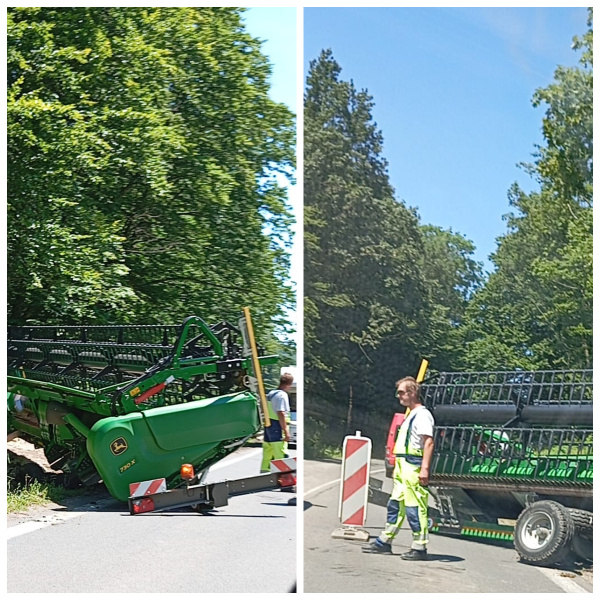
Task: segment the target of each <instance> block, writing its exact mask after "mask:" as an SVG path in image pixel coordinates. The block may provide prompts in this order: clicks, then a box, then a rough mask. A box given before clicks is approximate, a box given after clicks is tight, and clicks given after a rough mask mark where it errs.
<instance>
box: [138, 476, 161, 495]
mask: <svg viewBox="0 0 600 600" xmlns="http://www.w3.org/2000/svg"><path fill="white" fill-rule="evenodd" d="M166 491H167V482H166V481H165V478H164V477H163V478H162V479H151V480H150V481H140V482H139V483H130V484H129V497H130V498H139V497H140V496H150V495H151V494H158V493H159V492H166Z"/></svg>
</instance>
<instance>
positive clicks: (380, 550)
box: [362, 538, 392, 554]
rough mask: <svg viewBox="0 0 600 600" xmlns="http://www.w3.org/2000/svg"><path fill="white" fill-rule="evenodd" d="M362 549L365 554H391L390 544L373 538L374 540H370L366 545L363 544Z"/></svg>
mask: <svg viewBox="0 0 600 600" xmlns="http://www.w3.org/2000/svg"><path fill="white" fill-rule="evenodd" d="M362 551H363V552H365V553H367V554H391V553H392V545H391V544H387V543H386V542H382V541H381V540H380V539H379V538H375V541H374V542H371V543H370V544H369V545H368V546H363V547H362Z"/></svg>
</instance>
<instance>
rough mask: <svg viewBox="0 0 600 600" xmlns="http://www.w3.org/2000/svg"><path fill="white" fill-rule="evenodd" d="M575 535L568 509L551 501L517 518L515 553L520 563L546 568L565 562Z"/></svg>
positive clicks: (539, 504)
mask: <svg viewBox="0 0 600 600" xmlns="http://www.w3.org/2000/svg"><path fill="white" fill-rule="evenodd" d="M574 535H575V525H574V523H573V519H572V518H571V515H570V513H569V511H568V509H567V508H565V507H564V506H563V505H562V504H559V503H558V502H555V501H553V500H541V501H539V502H534V503H533V504H531V505H530V506H528V507H527V508H526V509H525V510H524V511H523V512H522V513H521V514H520V515H519V518H518V519H517V524H516V527H515V549H516V551H517V553H518V554H519V557H520V559H521V560H522V561H523V562H525V563H529V564H532V565H538V566H542V567H547V566H550V565H553V564H555V563H558V562H560V561H562V560H563V559H564V558H566V556H567V555H568V554H569V552H570V550H571V544H572V542H573V538H574Z"/></svg>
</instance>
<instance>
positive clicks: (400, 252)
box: [304, 51, 480, 439]
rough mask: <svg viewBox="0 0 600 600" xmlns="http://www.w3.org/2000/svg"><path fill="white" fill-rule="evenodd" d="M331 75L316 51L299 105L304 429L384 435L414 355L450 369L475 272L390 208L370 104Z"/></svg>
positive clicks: (452, 245)
mask: <svg viewBox="0 0 600 600" xmlns="http://www.w3.org/2000/svg"><path fill="white" fill-rule="evenodd" d="M340 73H341V68H340V66H339V65H338V63H337V62H336V61H335V60H334V58H333V56H332V53H331V51H323V52H322V53H321V55H320V56H319V58H318V59H317V60H314V61H312V62H311V65H310V72H309V75H308V78H307V88H306V94H305V104H304V119H305V128H304V150H305V161H304V215H305V229H304V243H305V277H304V291H305V296H306V298H305V315H304V316H305V319H304V332H305V334H304V357H305V371H304V375H305V391H306V402H305V407H306V409H307V415H308V416H309V417H311V416H314V417H315V418H314V419H312V420H311V419H309V420H308V421H307V424H308V425H309V429H310V427H313V429H315V428H316V429H318V428H319V423H325V422H327V421H328V426H329V428H330V429H331V427H332V426H333V425H332V424H336V423H340V421H341V420H342V419H343V420H344V422H345V426H346V427H347V428H349V429H351V427H352V425H354V424H358V425H360V426H364V425H371V426H373V427H375V428H382V427H384V426H385V424H384V423H383V421H382V419H381V414H382V413H383V414H385V412H386V411H387V412H389V411H393V408H394V397H393V385H394V381H395V380H396V379H398V377H399V376H401V375H402V374H411V373H413V374H416V371H417V369H418V367H419V364H420V360H421V358H422V357H424V356H434V357H435V358H439V361H438V362H440V363H441V362H443V363H444V365H445V364H447V363H448V362H449V361H450V360H451V359H452V353H451V351H450V350H449V348H448V347H447V346H448V344H449V342H450V341H451V339H452V336H451V333H452V332H453V331H454V330H456V329H457V328H458V326H459V324H460V323H461V322H462V312H463V311H464V307H465V304H466V298H467V296H468V294H469V293H470V292H471V290H472V288H473V286H474V285H476V284H477V283H478V282H479V279H478V278H479V269H480V266H479V265H477V264H476V263H474V262H473V261H472V259H471V258H470V256H471V254H472V251H473V247H472V244H471V243H470V242H468V241H467V240H465V239H464V238H463V237H462V236H460V235H458V234H454V233H452V232H450V231H443V230H441V229H439V228H435V227H422V226H421V225H420V224H419V218H418V215H417V213H416V211H414V210H412V209H408V208H407V207H406V206H405V205H404V203H402V202H398V201H397V200H396V199H395V198H394V190H393V188H392V187H391V185H390V183H389V180H388V175H387V163H386V161H385V159H384V158H383V157H382V144H383V137H382V134H381V132H380V131H378V130H377V128H376V125H375V124H374V122H373V120H372V114H371V113H372V108H373V99H372V98H371V96H369V95H368V93H367V92H366V91H358V90H357V89H356V88H355V86H354V84H353V83H352V82H346V81H343V80H342V79H341V77H340ZM353 415H354V416H353ZM325 433H326V432H318V431H312V430H310V431H308V435H309V437H310V439H324V437H327V436H326V435H325ZM329 433H331V431H330V432H329ZM339 433H340V431H339V430H338V431H335V434H337V435H338V436H339Z"/></svg>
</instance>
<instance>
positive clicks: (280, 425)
mask: <svg viewBox="0 0 600 600" xmlns="http://www.w3.org/2000/svg"><path fill="white" fill-rule="evenodd" d="M292 383H294V376H293V375H292V374H291V373H284V374H283V375H282V376H281V377H280V378H279V387H278V388H277V389H276V390H272V391H271V392H269V393H268V395H267V410H268V411H269V418H270V419H271V426H270V427H265V431H264V435H263V458H262V463H261V466H260V471H261V473H263V472H267V471H269V470H270V463H271V461H272V460H275V459H277V458H284V457H285V451H286V448H287V443H288V442H289V441H290V429H289V426H288V421H289V414H290V399H289V396H288V394H287V393H288V392H289V391H290V388H291V387H292Z"/></svg>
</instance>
